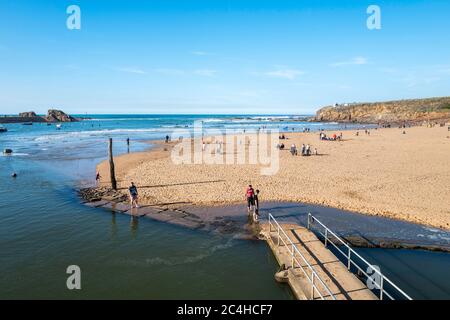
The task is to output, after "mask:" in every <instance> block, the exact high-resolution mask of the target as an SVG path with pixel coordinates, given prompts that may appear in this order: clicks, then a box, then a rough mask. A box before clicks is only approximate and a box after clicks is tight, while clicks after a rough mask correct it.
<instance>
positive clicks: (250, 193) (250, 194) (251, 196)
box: [245, 184, 255, 214]
mask: <svg viewBox="0 0 450 320" xmlns="http://www.w3.org/2000/svg"><path fill="white" fill-rule="evenodd" d="M245 197H246V199H247V209H248V214H250V212H251V211H252V209H253V207H254V206H255V190H254V189H253V187H252V185H251V184H250V185H249V186H248V187H247V191H246V192H245Z"/></svg>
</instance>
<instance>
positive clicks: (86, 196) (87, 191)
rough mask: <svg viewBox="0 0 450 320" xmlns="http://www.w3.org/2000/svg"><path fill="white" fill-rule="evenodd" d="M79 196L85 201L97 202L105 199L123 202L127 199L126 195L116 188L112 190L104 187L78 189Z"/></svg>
mask: <svg viewBox="0 0 450 320" xmlns="http://www.w3.org/2000/svg"><path fill="white" fill-rule="evenodd" d="M78 193H79V195H80V197H81V198H82V199H83V200H85V201H86V202H97V201H101V200H103V201H107V202H116V203H119V202H123V201H127V200H128V197H127V195H126V194H123V193H122V192H120V191H118V190H112V189H109V188H105V187H100V188H84V189H81V190H79V191H78Z"/></svg>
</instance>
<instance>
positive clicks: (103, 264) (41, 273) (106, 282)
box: [0, 116, 450, 299]
mask: <svg viewBox="0 0 450 320" xmlns="http://www.w3.org/2000/svg"><path fill="white" fill-rule="evenodd" d="M160 118H161V117H155V116H151V117H150V116H140V117H138V116H135V117H132V119H130V118H129V117H126V116H125V118H124V116H120V117H119V116H103V117H98V119H96V120H89V121H86V122H82V123H73V124H65V125H63V129H62V130H56V129H55V128H54V127H52V126H46V125H41V124H35V125H33V126H21V125H18V124H15V125H6V126H7V127H8V129H9V132H8V133H7V134H2V135H0V149H3V148H6V147H10V148H12V149H14V151H16V152H17V153H16V155H15V156H12V157H4V156H1V157H0V169H1V170H0V253H1V254H0V298H2V299H5V298H13V299H16V298H81V299H87V298H137V299H154V298H160V299H166V298H167V299H176V298H180V299H188V298H189V299H212V298H223V299H231V298H236V299H240V298H246V299H292V298H293V296H292V294H291V292H290V290H289V289H288V287H287V286H286V285H280V284H277V283H276V282H275V281H274V278H273V275H274V273H275V272H276V271H277V269H278V265H277V263H276V261H275V259H274V257H273V256H272V253H271V252H270V250H269V248H268V247H267V246H266V244H265V243H264V242H260V241H246V240H240V239H234V238H233V237H230V236H221V235H217V234H211V233H206V232H196V231H192V230H189V229H184V228H181V227H176V226H170V225H167V224H164V223H159V222H155V221H152V220H150V219H137V220H136V219H131V218H130V217H128V216H125V215H119V214H111V212H109V211H106V210H99V209H93V208H89V207H87V206H84V205H82V204H80V201H79V199H78V198H77V196H76V192H75V189H76V188H78V187H79V186H80V185H81V184H83V185H85V184H92V180H93V177H94V174H95V163H96V162H98V161H99V160H101V159H103V158H104V157H105V155H106V141H107V138H108V137H113V138H114V141H115V144H114V146H115V152H116V153H123V152H126V144H125V139H126V138H127V137H131V139H132V145H131V148H132V150H131V151H139V150H142V149H144V148H147V147H148V145H147V144H145V143H143V141H144V140H148V139H161V138H162V137H163V136H164V135H165V134H166V133H170V132H169V131H168V130H169V129H170V128H173V127H177V126H181V127H184V126H186V125H190V124H191V123H192V119H193V118H192V117H191V118H189V117H183V116H170V117H169V116H166V118H164V116H163V117H162V118H163V119H160ZM194 118H201V117H200V116H199V117H194ZM122 119H125V120H122ZM158 119H159V120H158ZM206 120H207V122H206V123H209V125H210V126H216V127H217V126H221V127H222V128H223V127H224V125H229V126H233V127H238V128H239V127H240V128H243V126H244V123H245V125H246V126H247V125H249V123H250V125H252V126H255V127H256V126H261V125H262V123H265V121H260V120H248V119H246V120H245V121H244V120H241V122H239V121H237V120H235V119H231V118H225V119H223V118H221V117H220V116H217V117H216V116H208V119H206ZM95 124H96V125H97V126H95ZM286 125H287V124H277V126H286ZM305 125H306V124H301V123H293V124H292V126H297V128H298V129H299V130H300V128H301V127H302V126H305ZM308 125H314V124H308ZM288 126H289V125H288ZM321 126H324V125H323V124H322V125H321ZM316 127H317V128H319V126H318V125H317V126H316ZM330 127H336V125H335V124H331V125H330ZM98 128H100V129H98ZM11 172H17V173H18V178H16V179H13V178H11V177H10V174H11ZM300 207H301V206H300ZM303 209H304V210H298V206H297V207H296V208H295V207H294V208H291V209H286V208H282V207H278V208H277V207H276V206H273V207H271V208H270V210H271V212H276V213H277V214H278V215H283V214H286V215H288V216H290V217H292V216H296V217H295V218H296V219H304V217H305V214H306V212H307V211H309V208H306V207H303ZM315 210H316V211H315V214H319V215H320V214H321V215H322V217H323V218H324V219H328V220H327V221H326V223H327V224H331V225H332V226H333V227H336V228H337V229H338V230H339V231H342V232H345V231H346V230H347V231H348V226H352V228H353V227H354V228H355V229H357V230H359V231H361V232H363V233H370V232H374V233H376V232H380V233H385V234H388V235H389V234H391V233H392V232H393V230H394V229H395V230H396V233H395V234H398V235H399V236H401V237H409V236H411V237H412V235H413V234H414V235H415V236H418V233H417V232H416V231H415V229H414V228H415V227H416V226H415V225H411V226H406V225H392V224H390V223H388V222H387V221H384V220H379V219H378V220H376V219H372V218H367V217H365V218H366V219H367V220H364V221H366V222H368V221H372V222H371V223H374V224H377V225H378V227H377V228H372V227H366V228H361V226H363V225H365V224H364V223H361V222H359V221H362V220H355V219H362V218H360V217H359V215H355V217H353V219H350V220H349V221H353V223H354V224H353V225H352V224H350V223H342V221H345V220H342V219H338V218H337V217H338V216H335V215H333V214H332V213H330V212H329V211H327V209H325V208H315ZM333 217H334V218H333ZM339 217H341V216H339ZM368 226H370V225H368ZM372 226H373V225H372ZM384 226H388V227H386V228H391V229H386V228H384ZM389 226H391V227H389ZM399 226H401V227H402V228H403V227H404V228H403V229H405V230H410V231H408V232H409V233H408V232H407V231H404V232H403V231H402V232H398V228H399ZM346 228H347V229H346ZM376 230H378V231H376ZM411 230H413V231H411ZM417 230H419V229H417ZM422 231H423V233H422V234H423V235H424V237H425V238H426V237H427V236H428V235H435V236H439V237H441V236H444V237H445V236H446V235H445V234H442V233H440V231H439V232H433V231H428V233H427V231H426V230H421V232H422ZM408 235H409V236H408ZM441 240H445V239H441ZM432 241H436V239H434V240H432ZM358 250H360V249H358ZM361 250H362V252H365V254H367V255H368V256H370V258H373V259H374V262H376V263H377V264H379V265H381V266H382V267H383V271H389V272H393V278H398V280H399V282H402V281H403V283H404V287H405V289H409V290H411V294H412V295H413V296H414V297H418V298H420V297H425V298H430V297H435V298H442V297H447V298H449V297H450V294H449V292H450V290H449V287H450V284H449V281H450V280H449V278H448V277H447V278H445V277H444V278H445V279H442V272H443V271H442V270H448V269H449V266H450V261H449V257H450V255H448V254H441V253H435V252H426V253H424V252H422V251H412V250H385V249H383V250H378V249H367V250H366V249H361ZM399 261H400V262H399ZM420 261H422V262H424V261H425V262H426V267H421V268H419V267H418V268H415V269H414V270H415V272H416V275H415V276H411V277H409V274H408V275H406V274H404V272H403V270H405V268H406V267H405V265H409V266H410V267H409V268H410V269H408V270H411V268H412V267H411V266H413V267H415V266H416V265H418V264H419V262H420ZM73 264H75V265H78V266H80V268H81V272H82V281H81V283H82V290H81V291H69V290H67V288H66V279H67V276H68V275H67V274H66V268H67V266H69V265H73ZM411 275H413V273H411Z"/></svg>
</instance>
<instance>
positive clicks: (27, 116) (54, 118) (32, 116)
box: [0, 109, 82, 123]
mask: <svg viewBox="0 0 450 320" xmlns="http://www.w3.org/2000/svg"><path fill="white" fill-rule="evenodd" d="M80 120H82V119H77V118H74V117H72V116H70V115H68V114H66V113H64V112H63V111H61V110H55V109H50V110H48V112H47V115H46V116H44V117H43V116H38V115H36V113H35V112H34V111H28V112H21V113H19V115H18V116H0V123H25V122H75V121H80Z"/></svg>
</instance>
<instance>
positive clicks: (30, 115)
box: [19, 111, 37, 118]
mask: <svg viewBox="0 0 450 320" xmlns="http://www.w3.org/2000/svg"><path fill="white" fill-rule="evenodd" d="M19 117H20V118H34V117H37V114H36V112H34V111H28V112H21V113H19Z"/></svg>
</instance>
